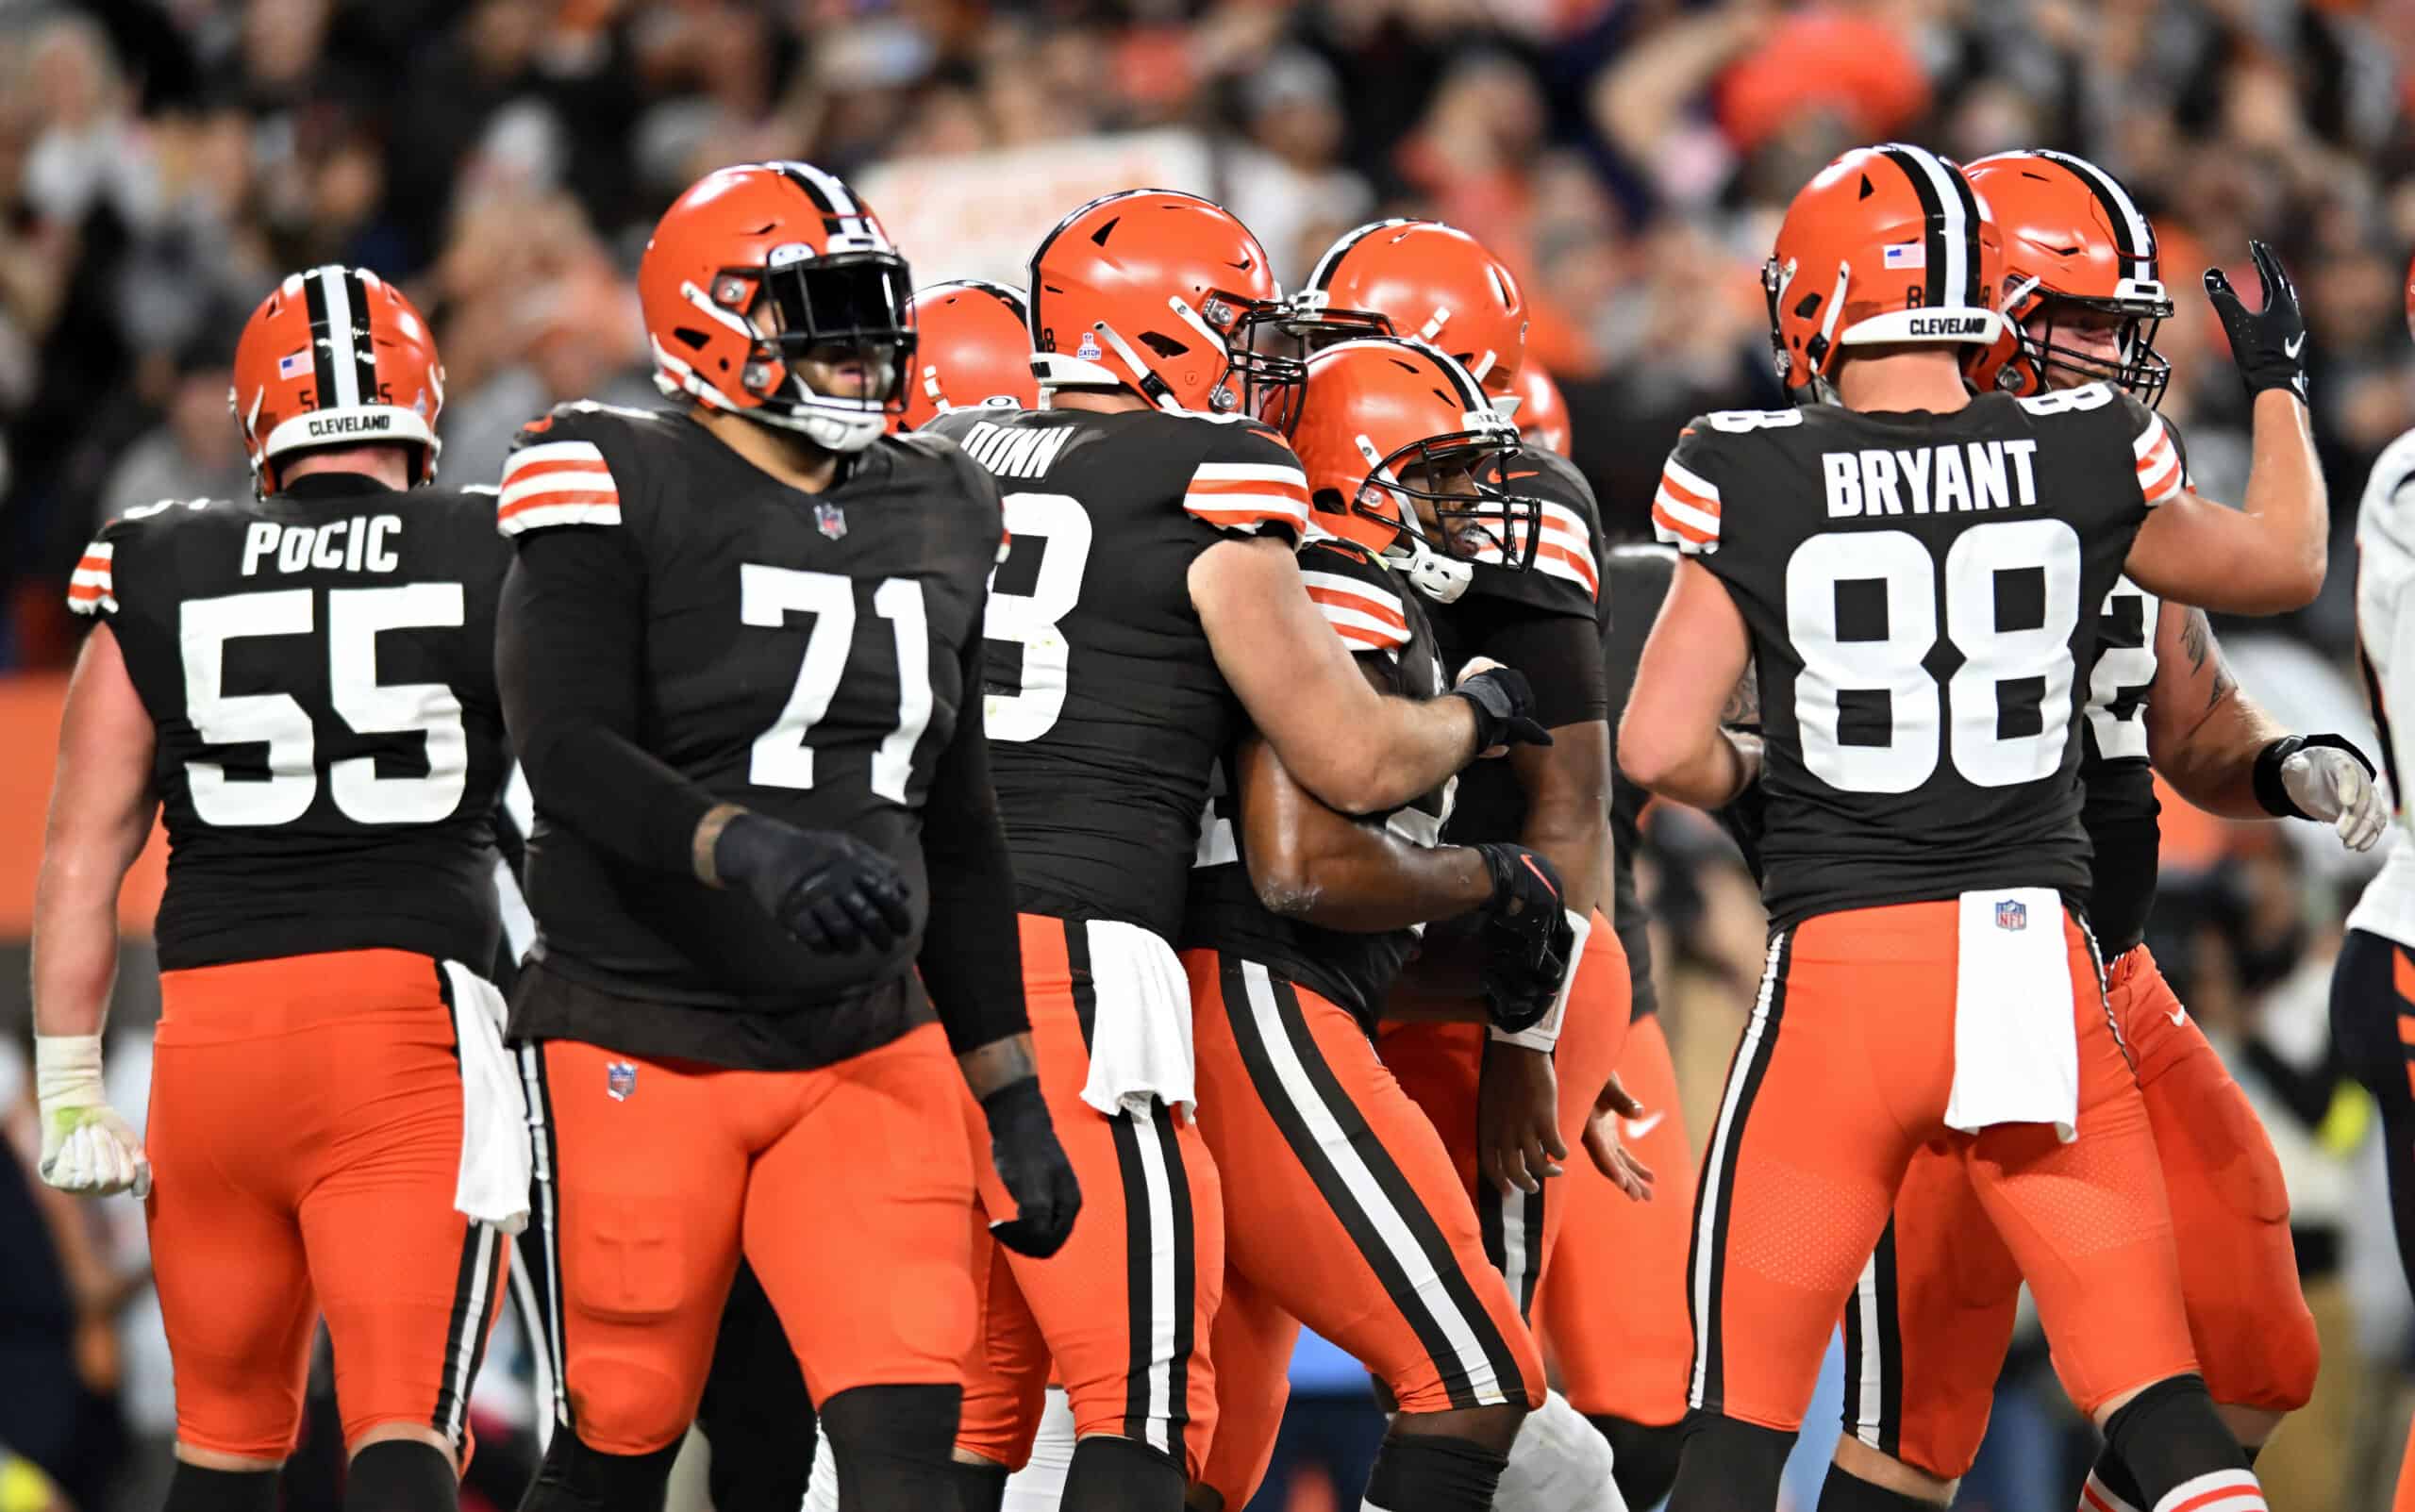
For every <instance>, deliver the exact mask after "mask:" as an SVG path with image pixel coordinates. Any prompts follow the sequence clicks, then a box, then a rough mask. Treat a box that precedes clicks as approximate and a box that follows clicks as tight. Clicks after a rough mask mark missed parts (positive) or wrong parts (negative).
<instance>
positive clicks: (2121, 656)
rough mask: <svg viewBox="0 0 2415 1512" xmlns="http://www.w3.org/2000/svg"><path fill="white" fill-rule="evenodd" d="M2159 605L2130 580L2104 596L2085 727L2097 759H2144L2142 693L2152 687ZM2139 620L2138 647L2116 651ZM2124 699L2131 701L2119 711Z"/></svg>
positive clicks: (2144, 716) (2117, 584)
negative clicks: (2116, 641) (2089, 731)
mask: <svg viewBox="0 0 2415 1512" xmlns="http://www.w3.org/2000/svg"><path fill="white" fill-rule="evenodd" d="M2162 611H2163V601H2162V600H2161V599H2158V598H2157V597H2156V596H2155V595H2154V594H2152V593H2150V592H2148V591H2147V590H2145V589H2142V588H2140V587H2139V585H2138V584H2136V583H2133V582H2131V581H2130V580H2129V579H2128V578H2126V577H2125V578H2123V579H2122V580H2121V581H2120V582H2118V583H2116V584H2114V585H2113V591H2112V592H2110V593H2107V594H2106V595H2105V629H2104V631H2103V633H2102V634H2100V635H2099V636H2098V637H2097V642H2096V644H2097V651H2096V665H2095V666H2094V667H2093V668H2091V669H2090V672H2089V675H2088V723H2089V725H2090V728H2092V729H2093V730H2094V731H2095V732H2096V753H2097V755H2099V756H2103V757H2105V758H2106V759H2107V760H2108V761H2121V760H2131V759H2135V760H2139V761H2144V760H2145V759H2146V758H2147V722H2146V705H2145V703H2144V702H2143V700H2144V697H2145V693H2146V690H2147V689H2148V688H2149V687H2150V686H2151V685H2153V683H2154V682H2155V667H2156V661H2155V636H2156V624H2157V620H2158V619H2159V618H2160V617H2161V614H2162ZM2132 615H2136V616H2137V617H2138V626H2139V643H2138V644H2137V645H2134V646H2133V645H2115V644H2114V643H2113V637H2114V636H2115V635H2116V634H2121V635H2123V636H2124V638H2125V639H2126V637H2127V634H2128V630H2129V626H2130V623H2131V616H2132ZM2125 695H2128V696H2131V698H2132V701H2131V703H2130V704H2129V706H2128V707H2127V708H2123V707H2121V705H2122V703H2123V701H2124V696H2125Z"/></svg>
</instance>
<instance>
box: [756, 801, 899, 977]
mask: <svg viewBox="0 0 2415 1512" xmlns="http://www.w3.org/2000/svg"><path fill="white" fill-rule="evenodd" d="M713 874H714V875H715V876H717V877H719V878H721V880H722V882H723V883H724V885H726V886H729V887H735V888H742V889H745V891H746V892H747V894H748V895H749V896H751V897H753V898H754V900H755V901H756V902H757V903H758V904H759V905H761V906H762V909H763V911H764V912H765V913H767V914H770V915H771V916H772V917H773V919H774V920H776V921H777V922H778V923H779V925H780V927H781V928H783V929H785V930H787V931H788V932H789V933H790V934H791V935H794V936H795V937H796V938H797V939H800V940H802V941H803V942H804V943H805V945H806V948H807V949H808V950H813V951H818V952H821V953H823V954H824V955H843V954H845V953H846V952H848V951H852V950H855V949H857V948H858V947H859V946H863V945H870V946H871V947H872V948H873V949H874V950H879V951H885V950H888V949H889V948H890V947H891V946H892V945H894V944H896V943H897V941H898V940H900V939H904V938H905V937H906V935H907V934H908V933H909V932H911V931H912V929H913V927H914V915H913V912H912V910H911V909H909V908H908V906H907V902H908V896H909V891H908V887H907V884H906V876H905V873H904V872H900V871H898V869H897V863H896V862H894V861H892V860H891V859H890V858H889V857H888V856H885V855H883V854H882V853H881V852H879V851H877V850H875V849H874V848H873V847H872V846H869V845H866V844H865V843H864V842H863V841H861V840H859V839H856V838H855V837H854V836H853V835H847V834H842V833H841V832H840V831H838V830H828V829H799V828H797V827H796V826H795V825H793V824H789V823H783V822H781V821H779V820H776V819H768V818H766V817H764V816H763V815H761V814H752V813H747V814H740V815H738V816H737V817H736V818H734V819H732V820H731V821H730V822H728V823H727V824H726V825H724V826H723V828H722V832H721V834H720V836H719V837H718V838H717V839H714V841H713Z"/></svg>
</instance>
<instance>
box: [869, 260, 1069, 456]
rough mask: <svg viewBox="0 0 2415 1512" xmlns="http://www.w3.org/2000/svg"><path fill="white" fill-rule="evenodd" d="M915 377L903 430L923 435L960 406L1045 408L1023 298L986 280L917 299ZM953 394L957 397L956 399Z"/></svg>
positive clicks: (961, 282)
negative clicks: (1004, 403)
mask: <svg viewBox="0 0 2415 1512" xmlns="http://www.w3.org/2000/svg"><path fill="white" fill-rule="evenodd" d="M913 311H914V330H915V341H916V347H915V357H914V376H913V377H912V380H911V381H910V382H909V383H908V385H907V389H906V412H905V414H904V415H903V416H902V417H900V420H899V424H898V428H899V429H901V430H918V429H920V428H921V427H922V426H923V424H924V423H925V422H927V421H929V420H931V419H933V418H934V417H936V416H940V415H943V414H946V413H947V412H948V411H949V410H951V409H954V408H956V407H958V406H959V405H977V404H980V403H982V402H983V401H984V400H988V399H993V398H999V397H1005V398H1009V399H1012V400H1013V401H1014V402H1015V404H1016V405H1017V406H1018V407H1021V408H1024V409H1035V408H1038V407H1039V406H1040V384H1039V381H1038V380H1037V379H1035V378H1033V377H1032V375H1031V312H1030V311H1029V310H1027V309H1025V308H1024V302H1023V291H1021V290H1019V289H1009V288H1008V287H1007V286H1006V285H1005V284H993V283H991V282H989V281H988V280H986V279H981V278H959V279H958V280H957V281H955V282H954V283H945V284H933V285H931V286H930V287H929V288H927V289H917V290H916V291H914V299H913ZM951 389H953V390H955V393H956V396H955V397H954V398H952V399H951V398H950V397H949V395H948V390H951Z"/></svg>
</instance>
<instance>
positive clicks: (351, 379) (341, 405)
mask: <svg viewBox="0 0 2415 1512" xmlns="http://www.w3.org/2000/svg"><path fill="white" fill-rule="evenodd" d="M319 291H320V293H321V294H322V295H323V296H325V299H326V302H327V377H328V379H329V380H330V381H331V382H332V383H333V384H334V386H335V395H334V397H333V399H332V400H329V399H328V396H327V395H325V394H321V395H320V396H319V397H320V399H321V401H322V402H323V403H325V404H327V405H329V406H330V407H334V408H338V409H349V408H351V407H353V406H355V405H357V404H358V403H360V354H359V353H358V351H356V350H355V349H354V347H353V341H352V289H351V287H350V285H348V284H347V283H346V282H345V281H344V270H343V269H341V268H340V267H337V266H335V265H334V264H332V263H330V264H329V265H328V266H326V267H325V268H322V269H320V270H319Z"/></svg>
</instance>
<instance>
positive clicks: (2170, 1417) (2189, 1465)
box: [2105, 1375, 2255, 1512]
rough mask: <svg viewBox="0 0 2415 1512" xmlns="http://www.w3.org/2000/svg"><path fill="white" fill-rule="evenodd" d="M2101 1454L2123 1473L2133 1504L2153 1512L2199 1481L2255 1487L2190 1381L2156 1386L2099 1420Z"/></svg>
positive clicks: (2200, 1385)
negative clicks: (2135, 1493)
mask: <svg viewBox="0 0 2415 1512" xmlns="http://www.w3.org/2000/svg"><path fill="white" fill-rule="evenodd" d="M2105 1451H2106V1454H2108V1455H2109V1456H2111V1457H2112V1458H2114V1459H2116V1460H2118V1461H2119V1462H2120V1463H2121V1465H2122V1466H2123V1468H2124V1469H2125V1470H2128V1471H2129V1474H2130V1479H2131V1482H2132V1483H2133V1484H2134V1485H2136V1486H2137V1487H2138V1490H2139V1502H2138V1504H2139V1505H2140V1507H2141V1508H2153V1509H2156V1512H2161V1508H2162V1504H2163V1502H2164V1500H2165V1499H2166V1498H2167V1497H2168V1496H2169V1495H2170V1494H2171V1493H2172V1492H2173V1491H2174V1489H2176V1488H2177V1487H2181V1486H2184V1485H2188V1484H2189V1483H2190V1482H2194V1481H2198V1480H2200V1479H2201V1478H2202V1477H2205V1476H2209V1475H2237V1476H2240V1477H2243V1478H2244V1479H2243V1483H2242V1484H2243V1485H2245V1486H2247V1487H2253V1486H2254V1484H2255V1477H2254V1475H2253V1474H2252V1473H2251V1472H2250V1471H2249V1470H2248V1469H2247V1455H2246V1454H2244V1453H2242V1452H2241V1451H2240V1447H2239V1440H2238V1439H2236V1438H2234V1437H2231V1432H2230V1430H2229V1429H2228V1428H2226V1427H2224V1426H2223V1420H2222V1417H2221V1415H2220V1414H2218V1413H2216V1412H2215V1410H2214V1399H2213V1398H2212V1397H2210V1396H2208V1395H2207V1393H2206V1383H2205V1382H2204V1381H2203V1380H2201V1379H2199V1378H2198V1377H2196V1376H2194V1375H2175V1376H2173V1377H2171V1378H2170V1379H2168V1380H2162V1381H2157V1383H2156V1384H2155V1385H2153V1386H2151V1387H2147V1388H2146V1389H2145V1390H2143V1391H2140V1393H2139V1394H2138V1395H2136V1396H2134V1397H2132V1398H2131V1399H2130V1400H2129V1401H2128V1402H2126V1403H2124V1404H2123V1405H2122V1406H2121V1408H2120V1409H2119V1410H2118V1411H2116V1412H2114V1413H2113V1415H2112V1416H2111V1417H2109V1418H2107V1419H2106V1420H2105ZM2242 1504H2244V1503H2243V1502H2242Z"/></svg>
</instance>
